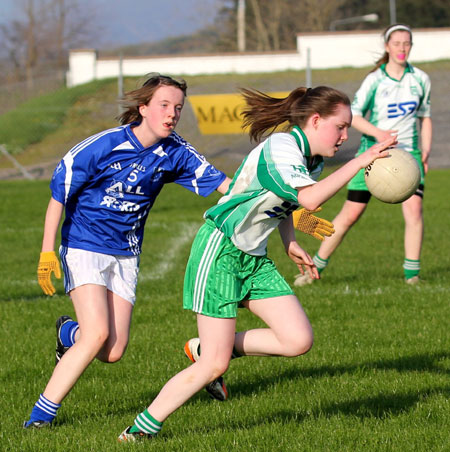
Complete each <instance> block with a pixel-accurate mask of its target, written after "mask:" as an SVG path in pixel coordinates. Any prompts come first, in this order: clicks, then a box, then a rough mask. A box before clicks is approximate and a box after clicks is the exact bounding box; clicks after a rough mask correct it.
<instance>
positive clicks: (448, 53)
mask: <svg viewBox="0 0 450 452" xmlns="http://www.w3.org/2000/svg"><path fill="white" fill-rule="evenodd" d="M308 47H309V48H310V49H311V66H312V68H315V69H327V68H332V67H365V66H371V65H372V64H373V63H374V62H375V61H376V60H377V59H378V58H379V57H380V56H381V55H382V54H383V52H384V43H383V38H382V36H381V32H380V31H375V32H368V31H361V32H358V31H356V32H351V31H347V32H330V33H304V34H301V35H298V36H297V50H298V52H299V53H300V56H301V60H302V63H303V64H305V65H306V49H307V48H308ZM449 58H450V28H429V29H417V30H413V47H412V50H411V54H410V57H409V61H410V62H412V63H414V62H418V61H422V62H424V61H437V60H446V59H449ZM304 67H305V66H304Z"/></svg>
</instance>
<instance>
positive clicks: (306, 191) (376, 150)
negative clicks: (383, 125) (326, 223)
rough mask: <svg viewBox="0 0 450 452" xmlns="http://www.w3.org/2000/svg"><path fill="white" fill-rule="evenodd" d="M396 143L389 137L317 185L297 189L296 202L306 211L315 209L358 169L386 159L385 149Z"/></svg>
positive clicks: (395, 140) (386, 151)
mask: <svg viewBox="0 0 450 452" xmlns="http://www.w3.org/2000/svg"><path fill="white" fill-rule="evenodd" d="M396 143H397V137H390V138H388V139H387V140H385V141H383V142H382V143H377V144H375V145H373V146H372V147H370V148H369V149H367V151H366V152H363V153H362V154H360V155H358V156H357V157H355V158H354V159H352V160H350V161H349V162H347V163H346V164H345V165H344V166H341V168H339V169H338V170H336V171H334V172H333V173H331V174H330V175H329V176H328V177H326V178H325V179H322V180H320V181H319V182H317V184H313V185H308V186H306V187H301V188H299V189H298V196H297V199H298V202H299V203H300V204H301V205H302V206H303V207H304V208H305V209H307V210H314V209H317V208H318V207H319V206H321V205H322V204H323V203H324V202H325V201H328V200H329V199H330V198H331V197H332V196H334V195H335V194H336V193H337V192H338V191H339V190H340V189H341V188H342V187H343V186H344V185H346V184H347V183H348V182H349V181H350V179H351V178H352V177H353V176H354V175H355V174H356V173H357V172H358V171H359V170H360V169H362V168H365V167H366V166H368V165H370V164H371V163H372V162H373V161H374V160H376V159H378V158H383V157H387V156H388V155H389V151H388V150H387V149H388V148H389V147H391V146H393V145H394V144H396Z"/></svg>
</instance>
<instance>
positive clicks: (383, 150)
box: [356, 136, 397, 168]
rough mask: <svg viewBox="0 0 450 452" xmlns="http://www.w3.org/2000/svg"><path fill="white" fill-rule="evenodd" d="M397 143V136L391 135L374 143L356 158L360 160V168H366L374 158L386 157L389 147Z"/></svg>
mask: <svg viewBox="0 0 450 452" xmlns="http://www.w3.org/2000/svg"><path fill="white" fill-rule="evenodd" d="M396 144H397V137H396V136H393V137H390V138H388V139H387V140H384V141H382V142H381V143H377V144H374V145H373V146H371V147H370V148H369V149H367V151H366V152H363V153H362V154H360V155H359V156H358V157H356V158H357V159H359V160H360V165H361V168H366V167H367V166H369V165H370V164H371V163H372V162H373V161H374V160H376V159H379V158H383V157H387V156H388V155H389V152H388V151H389V148H390V147H392V146H394V145H396Z"/></svg>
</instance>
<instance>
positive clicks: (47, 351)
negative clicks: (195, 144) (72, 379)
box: [0, 170, 450, 452]
mask: <svg viewBox="0 0 450 452" xmlns="http://www.w3.org/2000/svg"><path fill="white" fill-rule="evenodd" d="M449 176H450V173H449V171H448V170H434V171H431V172H430V173H429V176H428V178H427V190H426V192H427V194H426V197H425V206H424V208H425V220H426V238H425V244H424V252H423V259H422V268H423V270H422V276H423V278H424V279H425V280H426V283H424V284H423V285H421V286H418V287H410V286H407V285H405V284H404V282H403V280H402V268H401V265H402V260H403V250H402V241H403V240H402V235H403V220H402V216H401V212H400V207H399V206H390V205H385V204H382V203H380V202H378V201H376V200H373V201H371V205H370V207H369V209H368V210H367V212H366V214H365V215H364V217H363V218H362V219H361V221H360V223H359V224H358V225H357V226H356V227H355V228H354V229H353V230H352V231H351V232H350V233H349V235H348V237H347V239H346V242H345V243H344V244H343V245H342V246H341V248H339V249H338V250H337V252H336V253H335V255H334V256H333V260H332V263H331V264H330V266H329V268H328V269H327V270H326V272H325V273H324V278H323V280H322V281H320V282H318V283H315V284H313V285H311V286H306V287H304V288H301V289H299V288H297V289H296V292H297V295H298V297H299V299H300V301H301V303H302V305H303V306H304V308H305V310H306V312H307V314H308V316H309V318H310V320H311V323H312V325H313V328H314V332H315V345H314V347H313V348H312V350H311V351H310V353H308V354H307V355H306V356H302V357H298V358H293V359H287V358H273V359H269V358H242V359H238V360H235V361H233V362H232V363H231V366H230V369H229V371H228V373H227V375H226V378H227V383H228V388H229V390H230V393H231V397H230V400H229V401H227V402H225V403H218V402H217V403H216V402H214V401H211V400H210V399H209V398H208V397H207V395H206V394H205V393H203V392H202V393H200V394H198V395H196V396H195V397H193V398H192V399H191V400H190V401H189V402H188V403H186V405H184V406H183V407H182V408H181V409H180V410H178V411H177V412H176V413H175V414H174V415H172V416H171V417H170V418H169V419H168V421H167V422H166V423H165V426H164V429H163V432H162V433H161V434H160V436H159V437H158V438H157V439H156V440H155V441H152V442H149V443H147V444H145V445H142V444H138V445H122V444H119V443H117V442H116V437H117V435H118V434H119V433H120V432H121V431H122V430H123V428H125V426H127V425H129V424H130V423H131V422H132V421H133V419H134V417H135V415H136V414H137V413H138V412H140V411H141V410H142V409H144V408H145V407H146V406H147V405H148V404H149V402H150V401H151V400H152V399H153V398H154V397H155V395H156V394H157V393H158V391H159V389H160V388H161V386H162V385H163V384H164V383H165V382H166V380H167V379H168V378H169V377H171V376H172V375H173V374H174V373H176V372H178V371H179V370H181V369H183V368H184V367H185V366H186V365H187V364H188V363H187V360H186V358H185V357H184V356H183V353H182V347H183V344H184V342H185V340H186V339H187V338H189V337H191V336H194V335H196V324H195V318H194V315H193V314H192V313H190V312H186V311H183V309H182V306H181V295H182V280H183V272H184V267H185V263H186V260H187V257H188V253H189V247H190V241H191V239H192V238H193V235H194V233H195V231H196V229H197V228H198V226H199V225H200V224H201V222H202V220H201V217H202V212H203V211H204V210H205V208H206V207H207V206H209V205H211V204H212V203H213V202H215V200H216V199H217V195H214V196H212V197H210V198H207V199H203V198H198V197H195V196H193V195H192V194H191V193H189V192H187V191H185V190H182V189H180V188H179V187H176V186H168V187H166V188H165V189H164V190H163V192H162V194H161V195H160V198H159V199H158V201H157V203H156V205H155V207H154V209H153V210H152V212H151V214H150V218H149V222H148V223H147V226H146V240H145V243H144V251H143V255H142V261H141V280H140V282H139V287H138V293H137V298H138V300H137V304H136V309H135V313H134V318H133V324H132V328H131V338H130V345H129V348H128V350H127V352H126V354H125V356H124V358H123V359H122V361H120V362H119V363H117V364H113V365H105V364H102V363H98V362H94V363H93V364H92V365H91V366H90V367H89V368H88V369H87V371H86V372H85V374H84V375H83V377H82V378H81V380H80V381H79V382H78V384H77V385H76V386H75V388H74V390H73V391H72V392H71V394H70V395H69V396H68V397H67V399H66V400H65V401H64V403H63V406H62V408H61V409H60V412H59V414H58V418H57V424H56V426H55V428H52V429H50V430H43V431H28V430H23V429H22V428H21V424H22V422H23V421H24V420H25V419H26V418H27V416H28V414H29V412H30V410H31V407H32V405H33V403H34V402H35V400H36V398H37V397H38V395H39V393H40V392H42V391H43V389H44V387H45V384H46V382H47V380H48V378H49V376H50V374H51V372H52V369H53V359H54V358H53V356H54V333H55V332H54V322H55V320H56V318H57V317H58V316H59V315H61V314H67V313H68V314H73V308H72V305H71V302H70V300H69V298H68V297H66V296H65V295H63V286H62V282H61V281H56V287H57V291H58V292H57V293H58V295H57V296H54V297H52V298H50V297H46V296H44V295H43V294H42V293H41V290H40V288H39V286H38V285H37V282H36V265H37V260H38V254H39V249H40V242H41V236H42V227H43V219H44V214H45V209H46V205H47V201H48V197H49V190H48V182H46V181H39V182H26V181H17V182H0V190H1V192H2V194H3V197H2V204H1V208H0V215H1V219H2V220H1V227H0V243H1V255H2V265H1V267H0V326H1V328H0V353H1V356H2V364H1V366H0V368H1V370H0V386H1V388H2V389H1V390H2V395H1V397H0V410H1V413H2V420H1V429H0V444H1V447H0V449H1V450H4V451H33V452H34V451H65V452H66V451H69V450H70V451H86V450H90V451H108V452H109V451H123V450H144V448H145V450H153V451H177V452H179V451H189V452H191V451H201V452H208V451H229V450H239V451H250V450H253V451H268V452H272V451H280V452H281V451H283V452H286V451H292V452H294V451H295V452H297V451H311V452H318V451H319V452H321V451H324V452H325V451H326V452H328V451H349V452H350V451H401V452H404V451H411V452H412V451H418V450H423V451H448V450H450V442H449V430H448V425H449V421H450V403H449V397H448V396H449V388H450V382H449V371H450V354H449V345H450V344H449V333H448V331H449V330H448V319H449V318H450V315H449V314H450V312H449V311H450V310H449V293H450V283H449V272H450V257H449V253H448V250H449V247H448V242H449V241H448V239H447V237H446V226H447V225H448V224H450V211H449V209H448V208H446V207H445V206H446V203H447V197H448V193H447V192H448V190H447V188H446V186H447V185H448V184H447V181H448V178H449ZM344 196H345V193H344V192H340V193H339V194H338V195H337V196H336V197H335V198H334V199H332V200H331V201H329V202H328V203H327V204H326V205H325V206H324V209H323V211H322V213H321V214H322V216H323V217H324V218H328V219H330V220H331V219H332V218H333V216H334V214H335V213H336V212H337V211H338V209H339V208H340V206H341V204H342V202H343V199H344ZM175 218H178V219H180V218H181V219H182V220H181V221H179V222H177V223H174V222H173V220H174V219H175ZM299 239H301V241H302V243H303V244H304V246H305V247H306V248H307V249H308V250H309V251H310V252H311V253H312V252H314V251H315V250H316V249H317V246H318V242H316V241H314V240H313V239H312V238H310V237H305V236H300V235H299ZM269 252H270V253H269V254H270V256H271V257H272V258H273V259H274V260H275V261H276V263H277V266H278V268H279V269H280V271H281V272H282V274H284V275H285V277H286V278H287V280H288V281H289V282H291V283H292V282H293V279H294V275H295V274H296V268H295V266H294V265H293V264H292V263H291V262H290V261H289V259H288V258H287V257H286V256H285V255H284V252H283V250H282V247H281V243H280V239H279V237H277V234H276V233H275V234H273V237H271V239H270V243H269ZM259 325H261V322H260V321H259V320H258V319H256V318H254V317H253V316H252V315H250V314H249V313H248V312H246V311H244V310H242V311H240V312H239V317H238V328H239V329H246V328H252V327H255V326H259Z"/></svg>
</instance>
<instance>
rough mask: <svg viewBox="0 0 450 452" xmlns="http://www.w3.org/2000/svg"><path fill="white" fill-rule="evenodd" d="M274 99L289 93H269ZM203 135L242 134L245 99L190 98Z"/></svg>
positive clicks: (229, 96) (230, 96) (227, 96)
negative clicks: (242, 114)
mask: <svg viewBox="0 0 450 452" xmlns="http://www.w3.org/2000/svg"><path fill="white" fill-rule="evenodd" d="M269 95H270V96H273V97H280V98H283V97H287V96H288V95H289V92H276V93H269ZM188 99H189V101H190V102H191V105H192V109H193V110H194V114H195V117H196V119H197V124H198V127H199V129H200V132H201V133H202V134H203V135H228V134H240V133H244V132H245V131H244V130H243V129H242V116H241V113H242V109H243V108H244V107H245V101H244V98H243V97H242V96H241V95H240V94H205V95H194V96H189V97H188Z"/></svg>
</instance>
